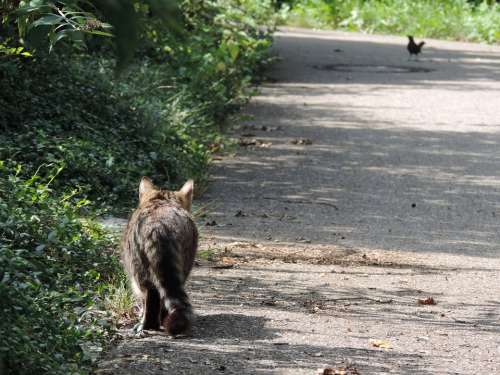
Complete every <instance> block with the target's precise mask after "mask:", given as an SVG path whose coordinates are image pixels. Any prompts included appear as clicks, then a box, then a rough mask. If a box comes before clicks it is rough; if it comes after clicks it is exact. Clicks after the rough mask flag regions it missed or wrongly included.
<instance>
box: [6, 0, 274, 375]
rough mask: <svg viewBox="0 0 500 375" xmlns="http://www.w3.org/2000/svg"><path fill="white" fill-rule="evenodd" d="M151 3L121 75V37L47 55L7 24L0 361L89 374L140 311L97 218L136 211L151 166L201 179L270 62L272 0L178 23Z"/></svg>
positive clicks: (196, 10)
mask: <svg viewBox="0 0 500 375" xmlns="http://www.w3.org/2000/svg"><path fill="white" fill-rule="evenodd" d="M32 3H34V2H33V1H31V2H30V4H32ZM38 3H43V1H42V0H40V1H39V2H38ZM68 3H69V2H68V1H66V2H64V3H63V2H57V4H68ZM72 3H73V4H76V3H78V4H83V2H72ZM2 4H3V3H2ZM144 4H145V3H142V2H137V3H136V5H137V6H136V7H134V15H135V17H137V27H138V28H137V40H138V41H139V42H138V44H137V45H138V48H137V49H136V50H135V54H134V55H132V56H131V60H130V61H129V64H128V67H127V69H126V70H123V71H122V74H121V75H119V76H117V75H116V74H115V70H114V66H115V65H116V55H115V54H114V53H113V46H112V45H111V44H110V43H109V40H110V39H109V38H108V39H106V38H102V37H100V36H99V38H94V37H93V36H92V35H91V34H89V35H87V37H86V38H85V43H81V44H80V45H79V46H76V47H77V48H75V44H74V43H73V41H72V39H71V38H69V37H68V38H66V39H65V38H63V39H61V40H59V41H58V42H57V44H56V46H55V47H54V48H53V49H52V51H51V53H48V52H49V48H46V49H45V48H33V47H32V45H30V44H29V43H25V42H24V41H23V40H22V38H21V39H16V38H14V37H13V35H14V32H13V30H11V29H9V27H11V26H13V23H12V22H11V21H8V22H7V23H3V24H2V25H3V26H8V27H5V28H3V29H0V46H1V47H0V108H2V111H0V165H1V170H0V196H1V200H0V298H2V301H3V302H5V303H2V307H1V308H0V320H1V322H0V335H1V337H2V341H1V344H0V371H2V370H6V371H7V373H12V374H14V373H15V374H17V373H20V374H27V373H36V374H46V373H47V374H48V373H50V374H73V373H88V372H89V371H90V368H91V365H92V359H93V358H94V356H95V355H96V352H98V351H99V350H100V348H101V346H102V343H103V340H104V341H105V340H109V335H110V330H111V328H112V322H113V321H116V319H117V318H118V317H119V316H117V315H116V314H124V315H127V314H130V313H131V300H130V293H129V291H128V290H127V289H126V288H125V286H124V285H125V284H124V278H123V275H122V273H121V271H120V267H119V264H118V262H117V259H116V255H114V254H113V252H114V250H115V249H116V247H117V243H116V240H113V239H112V238H110V236H109V235H108V234H107V233H106V232H104V231H103V230H102V228H101V227H100V226H99V225H98V224H97V223H96V222H95V220H94V217H95V216H96V215H97V214H101V213H103V212H104V211H106V210H113V211H114V212H117V211H118V212H124V211H129V210H130V208H131V207H132V206H134V205H135V204H136V194H137V193H136V189H137V182H138V181H139V179H140V177H141V176H143V175H149V176H151V177H152V178H153V179H154V180H155V182H157V183H163V184H167V185H170V187H174V186H173V185H177V184H179V183H181V182H183V180H185V179H186V178H188V177H194V178H195V179H196V182H197V186H200V184H203V182H204V180H205V178H206V173H207V166H208V162H209V160H210V153H211V152H212V150H215V149H219V148H221V147H222V146H221V145H220V144H221V142H223V135H222V132H221V131H222V130H223V128H224V125H225V122H226V121H227V119H228V116H229V115H230V114H231V113H233V112H234V111H235V110H236V109H237V108H238V107H239V106H240V105H241V104H242V103H244V102H245V100H247V98H248V95H249V93H250V90H251V85H252V82H253V80H254V79H255V77H256V76H257V75H258V73H259V68H260V67H261V66H262V64H264V63H265V62H266V61H267V55H266V50H267V48H268V46H269V43H270V40H269V37H268V35H269V34H268V29H267V28H266V27H265V26H266V25H269V26H271V27H272V24H273V23H274V21H275V20H274V16H273V4H272V3H271V1H270V0H254V1H250V0H239V1H236V0H216V1H208V2H205V1H203V2H200V1H195V0H191V1H182V2H179V7H178V11H179V12H180V16H179V21H178V22H179V24H180V25H181V26H182V27H178V28H175V27H172V26H171V25H170V24H169V22H167V21H165V20H162V19H160V18H154V17H153V18H151V17H150V12H151V9H150V8H148V7H147V6H144V7H142V5H144ZM66 10H67V9H66ZM66 10H65V11H66ZM82 11H85V12H89V14H87V15H86V16H87V17H91V14H92V15H96V14H98V12H95V13H94V12H93V11H92V9H89V8H85V7H82ZM37 17H38V18H36V17H35V18H33V19H31V18H30V20H29V22H33V21H34V20H36V19H40V17H39V16H37ZM42 17H44V16H42ZM96 19H101V18H96ZM102 19H103V20H104V21H107V19H106V18H102ZM75 22H76V21H75ZM109 22H110V23H111V24H113V22H112V21H111V20H110V21H109ZM113 25H114V24H113ZM42 26H43V25H40V27H42ZM45 26H50V27H52V28H57V27H58V25H56V24H54V25H45ZM32 27H33V26H32ZM67 27H68V26H64V27H62V28H61V29H62V30H66V29H67ZM75 28H76V29H77V28H78V27H76V26H75ZM113 30H114V32H116V27H115V29H113ZM49 34H50V32H49ZM80 47H84V48H83V49H82V48H80ZM103 306H104V307H103ZM106 308H108V309H111V310H113V311H112V312H109V311H108V312H104V311H105V309H106ZM92 348H93V349H92Z"/></svg>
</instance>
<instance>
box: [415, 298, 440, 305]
mask: <svg viewBox="0 0 500 375" xmlns="http://www.w3.org/2000/svg"><path fill="white" fill-rule="evenodd" d="M417 303H418V304H419V305H435V304H436V301H434V298H432V297H427V298H419V299H418V300H417Z"/></svg>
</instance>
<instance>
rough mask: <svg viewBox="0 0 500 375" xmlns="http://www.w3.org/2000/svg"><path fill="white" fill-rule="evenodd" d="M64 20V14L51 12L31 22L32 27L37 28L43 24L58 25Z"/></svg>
mask: <svg viewBox="0 0 500 375" xmlns="http://www.w3.org/2000/svg"><path fill="white" fill-rule="evenodd" d="M63 20H64V18H63V17H62V16H59V15H57V14H49V15H46V16H44V17H42V18H39V19H37V20H36V21H35V22H33V23H32V24H31V26H30V28H35V27H38V26H42V25H47V26H51V25H57V24H59V23H61V21H63Z"/></svg>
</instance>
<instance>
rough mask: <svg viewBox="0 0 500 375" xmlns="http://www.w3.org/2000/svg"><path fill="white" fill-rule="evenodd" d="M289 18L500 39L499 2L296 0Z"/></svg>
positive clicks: (379, 29)
mask: <svg viewBox="0 0 500 375" xmlns="http://www.w3.org/2000/svg"><path fill="white" fill-rule="evenodd" d="M291 5H292V10H291V11H290V16H289V18H288V23H289V24H291V25H295V26H303V27H317V28H335V29H342V30H348V31H362V32H367V33H385V34H402V35H416V36H418V37H430V38H442V39H453V40H464V41H475V42H487V43H497V42H498V41H500V4H499V3H497V2H493V1H467V0H437V1H433V0H419V1H411V0H370V1H362V0H346V1H341V0H296V1H291Z"/></svg>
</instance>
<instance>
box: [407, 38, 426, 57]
mask: <svg viewBox="0 0 500 375" xmlns="http://www.w3.org/2000/svg"><path fill="white" fill-rule="evenodd" d="M408 40H409V41H408V46H407V47H406V49H407V50H408V52H409V53H410V57H409V59H410V58H411V56H412V55H415V56H416V57H417V58H418V54H419V53H420V52H422V47H423V46H424V44H425V42H423V41H422V42H420V43H418V44H417V43H415V40H414V39H413V36H411V35H408Z"/></svg>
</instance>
